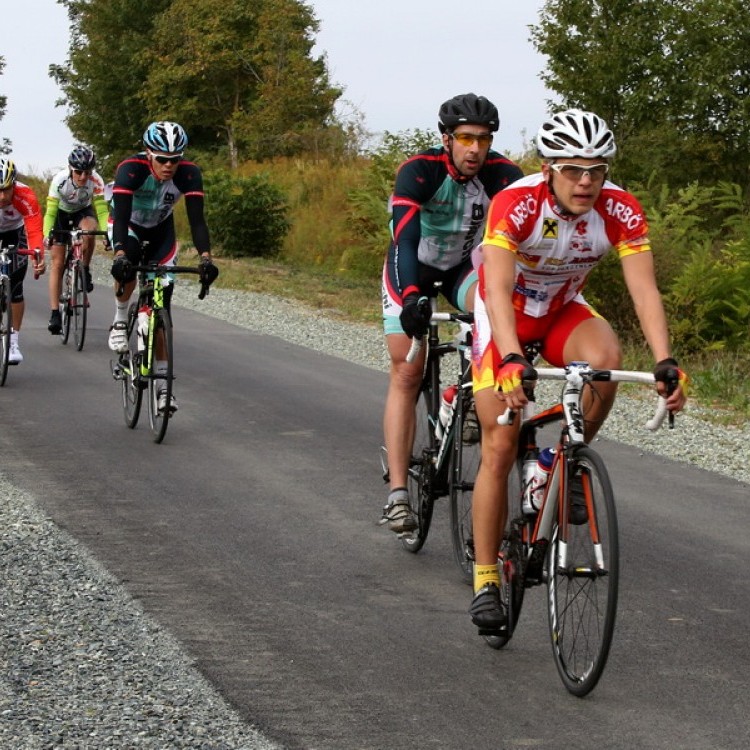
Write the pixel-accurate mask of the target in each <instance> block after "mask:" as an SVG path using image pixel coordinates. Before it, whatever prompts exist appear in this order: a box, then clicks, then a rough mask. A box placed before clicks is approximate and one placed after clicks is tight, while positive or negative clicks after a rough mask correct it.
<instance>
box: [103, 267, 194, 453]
mask: <svg viewBox="0 0 750 750" xmlns="http://www.w3.org/2000/svg"><path fill="white" fill-rule="evenodd" d="M132 270H133V271H134V272H135V273H137V274H138V299H137V301H136V302H134V303H132V304H131V305H130V307H129V308H128V317H127V329H126V330H127V337H128V349H127V351H125V352H122V353H121V354H120V355H119V357H118V359H117V362H112V363H111V368H112V377H113V378H114V379H115V380H119V381H120V383H121V386H122V408H123V413H124V415H125V424H127V426H128V427H130V428H131V429H133V428H135V427H136V425H137V424H138V418H139V416H140V413H141V404H142V401H143V394H144V392H145V391H148V416H149V425H150V427H151V432H152V434H153V438H154V442H155V443H161V441H162V440H163V439H164V436H165V435H166V432H167V425H168V424H169V418H170V417H171V415H172V409H171V403H172V384H173V381H174V362H173V353H174V344H173V329H172V319H171V316H170V314H169V310H167V308H166V307H164V290H165V288H166V287H167V286H169V285H170V284H171V283H173V281H174V276H175V275H176V274H181V273H192V274H197V275H200V273H201V272H200V269H199V268H196V267H195V266H163V265H159V264H158V263H156V262H152V263H149V264H147V265H137V266H135V265H134V266H132ZM120 294H122V285H120V289H119V290H118V295H120ZM206 294H208V286H207V285H205V284H203V283H201V288H200V292H199V294H198V297H199V298H200V299H203V298H204V297H205V296H206ZM157 346H159V347H160V359H162V358H163V361H164V367H163V369H162V370H161V371H157V368H156V353H157ZM160 398H161V400H162V402H164V403H166V407H165V408H163V409H159V400H160Z"/></svg>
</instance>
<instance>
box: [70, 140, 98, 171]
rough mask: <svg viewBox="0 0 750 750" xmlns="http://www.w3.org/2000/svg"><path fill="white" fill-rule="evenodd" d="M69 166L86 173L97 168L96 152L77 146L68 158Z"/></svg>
mask: <svg viewBox="0 0 750 750" xmlns="http://www.w3.org/2000/svg"><path fill="white" fill-rule="evenodd" d="M68 166H69V167H72V168H73V169H77V170H79V171H81V172H85V171H88V170H91V169H93V168H94V167H95V166H96V157H95V156H94V152H93V151H92V150H91V149H90V148H87V147H86V146H76V147H75V148H74V149H73V150H72V151H71V152H70V156H69V157H68Z"/></svg>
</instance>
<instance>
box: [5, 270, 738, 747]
mask: <svg viewBox="0 0 750 750" xmlns="http://www.w3.org/2000/svg"><path fill="white" fill-rule="evenodd" d="M28 286H29V287H31V289H30V292H29V310H28V312H27V318H26V321H25V325H24V332H23V337H22V343H23V351H24V354H25V356H26V361H25V362H24V363H23V365H21V366H20V367H18V368H14V369H13V370H12V371H11V372H10V375H9V379H8V383H7V384H6V387H5V388H3V389H2V390H0V403H2V415H3V417H2V420H3V425H4V427H3V431H2V434H1V435H0V445H1V446H2V454H3V457H4V467H3V468H4V470H5V471H7V473H8V475H9V477H10V478H11V479H12V480H13V481H14V482H16V483H17V484H19V485H20V486H22V487H23V488H25V489H27V490H30V491H31V492H33V493H34V494H35V495H36V496H37V497H38V498H39V499H40V502H41V503H42V504H43V506H44V508H45V510H46V511H47V512H48V513H49V514H50V515H51V516H52V517H53V518H54V519H55V520H56V522H57V523H58V524H59V525H60V526H62V527H64V528H65V529H67V530H68V531H69V532H70V533H72V534H73V535H74V536H75V537H76V538H77V539H78V540H80V541H81V542H83V543H84V544H85V545H86V546H87V547H88V548H89V549H90V550H91V552H92V553H93V554H94V555H95V556H96V557H97V558H98V559H99V560H100V561H101V562H102V563H103V564H104V565H105V566H106V567H107V568H108V569H109V571H110V572H112V573H113V574H114V575H115V576H116V577H117V578H118V579H119V580H121V581H122V582H123V583H124V585H125V586H126V587H127V589H128V590H129V591H130V593H131V594H132V595H133V596H134V597H136V598H137V599H138V600H139V601H140V602H141V604H142V606H143V607H144V608H145V610H146V611H147V612H149V613H150V614H151V615H152V616H153V617H154V618H155V619H156V620H157V621H159V622H160V623H161V624H162V625H163V626H164V627H166V628H168V629H169V630H170V631H171V632H172V633H173V634H174V635H175V636H176V637H177V638H178V639H179V640H180V641H181V643H182V644H184V646H185V648H186V649H187V650H188V651H189V652H190V653H191V654H192V655H193V656H194V658H195V659H196V662H197V664H198V666H199V668H200V669H201V670H202V671H203V672H204V673H205V674H206V675H207V677H208V678H209V679H210V680H211V681H212V682H213V683H214V684H215V685H216V686H217V687H218V689H219V690H220V691H221V692H222V694H223V695H224V696H225V697H226V698H227V699H228V700H229V701H230V702H231V703H232V704H233V705H235V706H236V707H237V708H238V710H239V711H240V712H241V713H242V715H243V716H246V717H247V719H248V720H249V721H252V722H253V723H254V724H255V725H256V726H258V727H259V728H260V729H261V730H262V731H264V732H265V733H267V734H268V735H269V736H271V737H272V738H274V739H276V740H278V741H280V742H282V743H284V744H285V745H286V746H288V747H289V748H304V749H305V750H311V749H312V748H319V749H321V750H328V749H330V750H338V749H341V750H355V749H362V750H364V749H368V750H370V749H373V750H374V749H380V748H389V749H391V748H392V749H396V748H415V747H419V748H425V749H430V748H435V749H438V748H439V749H441V750H442V749H443V748H447V749H450V750H452V749H454V748H472V750H485V749H486V750H490V748H493V749H494V748H529V747H543V748H562V747H574V746H575V747H578V748H605V747H606V748H628V749H629V750H632V749H633V748H669V749H670V750H672V749H673V748H683V749H686V750H704V749H707V748H711V749H712V750H716V749H719V748H745V747H747V746H748V744H749V743H750V730H749V729H748V722H747V716H748V715H749V714H750V692H749V691H748V690H747V675H748V673H749V672H750V655H749V652H748V648H747V637H746V631H747V622H748V615H750V605H749V603H748V585H747V582H746V580H745V574H744V570H745V568H746V567H747V562H748V560H749V559H750V549H748V541H747V536H748V535H747V531H748V529H750V503H749V502H748V492H747V487H746V486H744V485H740V484H738V483H734V482H732V481H730V480H727V479H722V478H720V477H717V476H714V475H711V474H710V473H708V472H704V471H700V470H693V469H690V468H686V467H685V466H684V465H677V464H672V463H670V462H667V461H663V460H660V459H659V458H657V457H653V456H641V455H640V454H639V452H638V451H637V450H635V449H631V448H626V447H621V446H617V445H614V444H612V443H606V442H604V441H602V442H600V443H597V447H598V448H599V449H600V450H601V452H602V453H603V454H604V456H605V458H606V459H607V461H608V463H609V465H610V467H611V472H612V475H613V481H614V484H615V488H616V491H617V494H618V498H619V502H620V525H621V532H622V557H623V570H622V584H621V595H620V610H619V620H618V626H617V631H616V638H615V642H614V645H613V649H612V653H611V656H610V661H609V664H608V667H607V670H606V672H605V674H604V677H603V679H602V681H601V683H600V685H599V686H598V688H597V689H596V691H595V692H594V693H593V694H592V695H591V696H589V697H588V698H587V699H585V700H579V699H576V698H573V697H571V696H569V695H568V694H567V693H566V692H565V691H564V689H563V687H562V685H561V683H560V681H559V679H558V677H557V673H556V671H555V667H554V664H553V661H552V658H551V654H550V648H549V645H548V641H547V635H546V619H545V618H546V614H545V611H544V606H543V591H542V590H541V589H538V590H534V591H532V592H530V593H529V595H528V598H527V603H526V604H525V605H524V613H523V617H522V622H521V627H520V630H519V632H518V634H517V636H516V638H514V640H513V642H512V643H511V644H510V646H509V647H508V648H507V649H506V650H504V651H501V652H495V651H492V650H491V649H489V648H487V647H486V646H485V645H484V644H483V642H482V641H481V640H480V639H479V638H477V636H476V635H475V634H474V630H473V628H472V627H471V624H470V621H469V619H468V616H467V614H466V609H467V606H468V603H469V598H470V591H469V589H468V587H467V586H465V585H464V584H463V583H461V582H460V580H459V576H458V573H457V570H455V569H454V565H453V563H452V561H451V553H450V547H449V537H448V528H447V516H448V513H447V507H440V508H438V510H437V512H436V516H437V517H436V522H435V528H434V530H433V532H432V534H431V538H430V539H429V540H428V543H427V545H426V547H425V549H424V550H423V552H422V553H420V554H418V555H410V554H408V553H406V552H404V551H402V549H401V548H400V545H399V544H398V542H397V541H396V540H395V539H394V538H392V537H391V535H390V534H388V533H387V532H385V531H384V530H382V529H380V528H379V527H378V525H377V519H378V516H379V513H380V507H381V503H382V498H383V485H382V482H381V480H380V478H379V467H378V458H377V452H378V445H379V433H380V418H381V406H382V400H383V396H384V392H385V385H386V383H385V377H384V375H383V374H382V373H379V372H375V371H372V370H368V369H365V368H361V367H358V366H355V365H350V364H347V363H344V362H342V361H341V360H338V359H334V358H332V357H328V356H325V355H323V354H320V353H317V352H313V351H311V350H307V349H303V348H299V347H296V346H293V345H291V344H288V343H284V342H283V341H280V340H278V339H275V338H274V337H272V336H265V335H258V334H256V333H253V332H249V331H247V330H243V329H240V328H237V327H234V326H232V325H229V324H226V323H222V322H217V321H214V320H211V319H209V318H207V317H204V316H202V315H199V314H196V313H192V312H189V311H186V310H178V311H177V312H176V315H175V324H176V336H175V348H176V372H177V376H178V379H177V381H176V384H175V392H176V394H177V397H178V398H179V402H180V411H179V412H178V414H177V415H176V417H175V418H174V420H173V422H172V423H171V424H170V427H169V431H168V433H167V437H166V439H165V442H164V444H162V445H155V444H153V443H152V442H151V438H150V434H149V432H148V430H147V420H145V419H144V423H143V424H142V425H140V426H139V427H138V428H137V429H135V430H129V429H127V428H126V426H125V424H124V422H123V419H122V414H121V411H120V407H119V402H118V399H119V393H118V387H117V385H116V384H115V383H114V382H113V381H112V380H111V378H110V375H109V364H108V361H109V352H108V351H107V349H106V328H107V325H108V323H109V320H110V311H111V302H110V299H109V295H108V294H105V291H104V290H103V289H100V288H97V289H96V290H95V292H94V295H93V307H92V311H91V312H92V327H91V331H90V334H89V340H88V343H87V345H86V347H85V349H84V351H83V352H81V353H77V352H76V351H75V350H74V348H72V347H70V346H68V347H63V346H61V345H60V344H59V342H58V341H57V340H56V339H53V338H52V337H50V336H49V335H48V334H47V332H46V314H45V313H44V312H41V311H44V310H45V309H46V305H45V304H44V300H43V295H42V294H41V290H40V289H37V288H35V287H34V285H32V284H29V285H28ZM10 436H12V438H11V437H10Z"/></svg>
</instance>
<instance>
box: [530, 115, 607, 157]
mask: <svg viewBox="0 0 750 750" xmlns="http://www.w3.org/2000/svg"><path fill="white" fill-rule="evenodd" d="M536 147H537V150H538V151H539V155H540V156H542V157H544V158H545V159H556V158H559V157H579V158H582V159H609V158H610V157H612V156H614V155H615V152H616V151H617V146H616V145H615V137H614V135H612V131H611V130H610V129H609V128H608V127H607V123H606V122H604V120H602V118H601V117H599V115H595V114H594V113H593V112H584V111H583V110H581V109H566V110H565V111H564V112H558V113H557V114H555V115H552V117H550V119H549V120H547V121H546V122H544V123H542V126H541V127H540V128H539V132H538V133H537V136H536Z"/></svg>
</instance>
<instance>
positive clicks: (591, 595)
mask: <svg viewBox="0 0 750 750" xmlns="http://www.w3.org/2000/svg"><path fill="white" fill-rule="evenodd" d="M568 470H569V472H570V473H571V476H573V475H574V473H575V472H576V471H584V472H586V474H587V476H588V481H586V482H581V483H580V484H579V485H578V487H582V488H584V492H585V497H584V498H583V499H584V500H585V504H586V505H587V507H588V514H587V520H584V521H583V522H582V523H578V524H573V523H569V524H568V525H567V529H566V534H565V535H566V536H567V541H566V542H564V541H563V539H562V537H563V534H561V533H560V530H559V528H558V529H556V530H555V533H554V536H553V539H552V542H551V544H550V550H549V557H548V561H547V565H548V571H547V585H548V608H549V624H550V636H551V640H552V649H553V653H554V655H555V662H556V664H557V667H558V671H559V673H560V676H561V678H562V680H563V683H564V684H565V686H566V688H567V689H568V690H569V691H570V692H571V693H573V694H575V695H578V696H583V695H586V694H587V693H589V692H590V691H591V690H592V689H593V688H594V687H595V686H596V683H597V682H598V681H599V678H600V677H601V674H602V671H603V669H604V666H605V664H606V661H607V657H608V654H609V648H610V645H611V642H612V635H613V632H614V624H615V615H616V610H617V590H618V571H619V551H618V537H617V517H616V511H615V504H614V496H613V493H612V487H611V484H610V481H609V478H608V476H607V472H606V468H605V466H604V463H603V462H602V460H601V458H600V457H599V456H598V455H597V454H596V453H595V452H594V451H593V450H591V449H590V448H588V447H587V446H582V447H579V448H578V449H576V452H575V454H574V456H573V458H572V459H571V460H570V462H569V464H568ZM568 485H569V486H568V490H569V496H571V495H572V494H573V493H572V492H571V486H570V485H571V482H568ZM573 502H575V500H573ZM579 502H580V498H579ZM592 510H593V514H592V513H591V511H592ZM592 516H593V517H592ZM595 539H598V544H594V540H595Z"/></svg>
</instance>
